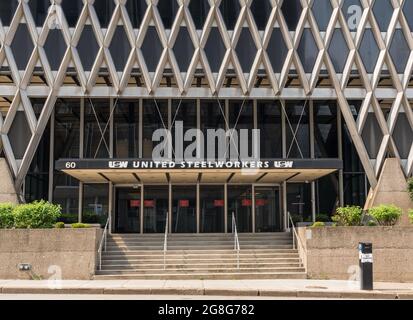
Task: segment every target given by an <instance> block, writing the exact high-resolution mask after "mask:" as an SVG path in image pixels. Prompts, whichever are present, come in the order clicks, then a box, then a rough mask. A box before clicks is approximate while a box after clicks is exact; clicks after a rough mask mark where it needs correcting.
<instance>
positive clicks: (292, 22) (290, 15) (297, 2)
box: [281, 0, 303, 31]
mask: <svg viewBox="0 0 413 320" xmlns="http://www.w3.org/2000/svg"><path fill="white" fill-rule="evenodd" d="M281 10H282V13H283V15H284V19H285V22H286V23H287V26H288V29H289V30H290V31H295V29H296V28H297V25H298V21H299V20H300V16H301V11H302V10H303V7H302V6H301V0H287V1H283V4H282V7H281Z"/></svg>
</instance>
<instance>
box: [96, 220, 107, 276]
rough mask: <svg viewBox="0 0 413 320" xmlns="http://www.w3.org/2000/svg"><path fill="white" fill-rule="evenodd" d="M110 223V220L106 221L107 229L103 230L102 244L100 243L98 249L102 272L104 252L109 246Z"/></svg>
mask: <svg viewBox="0 0 413 320" xmlns="http://www.w3.org/2000/svg"><path fill="white" fill-rule="evenodd" d="M109 221H110V218H108V219H107V221H106V224H105V227H104V228H103V234H102V238H101V239H100V243H99V248H98V256H99V270H102V252H103V251H106V248H107V244H108V230H109Z"/></svg>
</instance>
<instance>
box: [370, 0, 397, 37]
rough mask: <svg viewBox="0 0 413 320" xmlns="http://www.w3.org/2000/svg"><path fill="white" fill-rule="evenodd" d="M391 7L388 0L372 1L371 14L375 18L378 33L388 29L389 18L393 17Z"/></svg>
mask: <svg viewBox="0 0 413 320" xmlns="http://www.w3.org/2000/svg"><path fill="white" fill-rule="evenodd" d="M393 10H394V9H393V6H392V4H391V1H390V0H376V1H374V6H373V13H374V16H375V17H376V21H377V24H378V25H379V28H380V31H382V32H385V31H387V28H388V27H389V24H390V20H391V17H392V15H393Z"/></svg>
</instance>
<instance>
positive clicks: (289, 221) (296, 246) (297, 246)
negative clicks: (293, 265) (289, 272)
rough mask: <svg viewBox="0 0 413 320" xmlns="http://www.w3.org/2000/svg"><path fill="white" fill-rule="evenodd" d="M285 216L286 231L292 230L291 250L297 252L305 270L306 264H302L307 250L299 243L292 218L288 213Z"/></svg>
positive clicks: (305, 258)
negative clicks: (286, 217)
mask: <svg viewBox="0 0 413 320" xmlns="http://www.w3.org/2000/svg"><path fill="white" fill-rule="evenodd" d="M287 216H288V219H287V227H288V230H292V233H293V249H294V250H295V249H297V250H298V254H299V256H300V260H301V262H302V264H303V267H304V268H305V269H306V270H307V266H306V264H307V263H306V262H304V261H307V250H306V248H305V247H304V245H303V243H302V241H301V238H300V237H299V235H298V232H297V229H296V227H295V226H294V221H293V218H292V217H291V214H290V212H287ZM290 225H291V228H290ZM304 255H305V256H304Z"/></svg>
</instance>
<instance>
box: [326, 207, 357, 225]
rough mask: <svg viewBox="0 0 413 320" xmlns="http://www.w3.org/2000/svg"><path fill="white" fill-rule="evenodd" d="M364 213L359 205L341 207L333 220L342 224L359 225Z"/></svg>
mask: <svg viewBox="0 0 413 320" xmlns="http://www.w3.org/2000/svg"><path fill="white" fill-rule="evenodd" d="M362 214H363V210H362V209H361V208H360V207H358V206H347V207H340V208H337V213H336V215H335V216H334V217H332V220H333V222H336V223H337V224H338V225H340V226H359V225H360V224H361V216H362Z"/></svg>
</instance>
